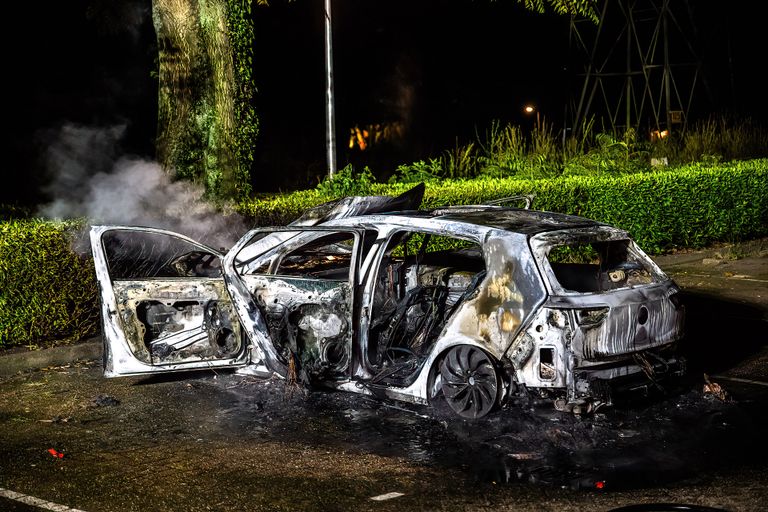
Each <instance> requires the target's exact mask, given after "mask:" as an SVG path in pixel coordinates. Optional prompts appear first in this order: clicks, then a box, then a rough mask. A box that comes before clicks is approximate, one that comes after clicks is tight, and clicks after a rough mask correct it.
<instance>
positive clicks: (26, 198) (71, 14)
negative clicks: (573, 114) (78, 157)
mask: <svg viewBox="0 0 768 512" xmlns="http://www.w3.org/2000/svg"><path fill="white" fill-rule="evenodd" d="M271 4H272V5H271V6H269V7H257V6H254V19H255V27H256V40H255V56H254V77H255V81H256V85H257V87H258V91H259V92H258V94H257V96H256V99H255V106H256V110H257V113H258V115H259V116H260V120H261V134H260V136H259V139H258V140H257V141H256V161H255V164H254V169H253V172H252V176H253V184H254V190H256V191H271V190H277V189H287V188H297V187H303V186H308V185H312V184H314V183H316V181H317V176H319V175H321V174H322V173H323V172H324V167H325V161H324V141H325V137H324V114H323V112H324V111H323V99H324V70H323V32H322V29H323V25H322V17H321V13H322V2H321V1H318V0H314V1H313V0H296V1H294V2H290V3H288V2H283V1H280V0H272V2H271ZM690 5H691V7H692V10H693V14H694V20H695V21H694V25H693V26H692V27H693V29H692V30H691V32H695V34H692V38H695V41H694V45H695V47H696V49H697V51H698V52H699V54H700V55H699V56H700V58H701V59H702V61H703V69H704V77H705V78H706V82H707V86H708V88H709V91H705V90H704V89H703V88H700V89H699V90H698V92H697V93H696V94H697V96H696V101H694V104H693V105H694V110H693V111H692V112H691V119H692V120H693V119H695V118H697V117H698V118H701V117H706V116H708V115H709V114H710V113H713V112H714V113H733V114H736V115H740V116H750V117H752V118H753V119H755V120H758V121H765V120H766V119H768V101H766V99H765V97H764V90H765V85H764V80H763V79H762V78H761V77H762V75H763V69H762V68H763V67H764V66H765V63H766V58H765V56H764V54H765V50H766V46H767V45H766V43H765V42H764V41H765V38H764V37H763V35H762V34H763V32H764V28H763V25H764V23H765V21H764V20H765V18H764V17H763V16H762V15H761V14H762V13H758V12H757V11H756V7H755V6H756V5H758V3H757V2H749V1H746V0H744V1H739V2H717V3H715V2H711V1H703V0H702V1H696V0H693V1H691V2H690ZM718 6H720V10H719V11H718V10H717V9H716V8H717V7H718ZM9 9H10V10H9V12H8V13H7V16H8V17H7V23H9V24H18V27H23V28H24V31H23V32H22V31H20V30H16V31H12V30H6V31H5V33H4V36H3V37H4V38H5V40H4V48H5V49H6V51H5V52H4V57H5V73H3V75H4V77H5V85H6V87H7V90H9V91H10V93H9V96H7V98H8V100H7V101H6V104H5V107H6V110H5V112H6V116H5V120H6V122H5V130H4V133H5V136H4V137H3V148H4V150H5V154H6V155H8V156H9V159H8V160H9V161H7V162H6V165H5V166H4V168H5V170H4V178H5V183H4V184H3V186H2V187H1V189H2V197H0V202H2V203H13V202H20V203H25V204H30V203H35V202H36V201H40V200H43V199H45V197H44V194H43V193H41V192H40V189H41V186H42V185H44V183H45V182H46V180H47V179H48V176H47V175H46V162H45V159H46V148H47V147H48V146H49V145H50V144H51V143H52V141H54V140H55V139H56V137H57V133H58V132H59V131H60V130H61V128H62V126H66V125H78V126H93V127H108V126H114V125H117V124H124V125H125V126H126V129H125V132H124V135H123V137H122V139H121V140H120V146H119V148H117V149H115V151H116V152H117V153H119V154H131V155H138V156H142V157H146V158H151V157H152V153H153V137H154V133H155V123H156V104H155V103H156V94H157V88H156V84H155V82H154V79H153V77H152V74H153V69H154V68H155V61H156V59H155V53H156V44H155V39H154V30H153V27H152V23H151V15H150V13H151V3H150V2H149V1H137V0H130V1H124V2H114V1H111V0H72V1H68V2H53V1H44V2H35V3H27V2H24V3H21V2H18V3H15V4H13V7H10V8H9ZM726 9H727V11H725V10H726ZM568 29H569V20H568V18H566V17H560V16H556V15H552V14H546V15H539V14H534V13H529V12H527V11H525V10H524V9H522V8H521V7H519V6H517V5H516V4H515V3H513V2H510V1H501V0H497V1H493V2H492V1H490V0H489V1H481V0H474V1H471V0H454V1H437V0H419V1H415V0H407V1H406V0H334V50H335V79H336V96H337V138H338V141H339V149H338V152H339V158H338V159H339V166H340V167H341V166H343V165H345V164H346V163H347V162H353V163H355V164H356V165H357V166H362V165H370V166H371V167H372V168H373V169H374V171H376V172H377V173H379V174H380V175H382V176H385V175H386V174H387V173H388V172H389V171H391V170H392V169H393V168H394V167H396V165H397V164H398V163H403V162H410V161H413V160H417V159H426V158H428V157H430V156H437V155H438V154H440V152H441V151H442V150H444V149H448V148H451V147H453V146H454V145H455V144H456V142H457V141H458V142H459V143H466V142H469V141H471V140H473V139H474V138H475V136H476V134H477V133H483V132H484V131H485V130H486V129H487V127H488V125H489V124H490V123H491V121H492V120H494V119H499V120H501V121H502V122H507V121H511V122H515V123H519V124H521V125H523V126H525V123H530V120H529V119H526V118H525V116H524V115H523V113H522V107H523V106H524V105H525V104H526V103H529V102H533V103H535V104H536V105H537V107H538V109H539V110H540V111H541V112H542V114H543V115H545V116H546V117H547V119H550V120H552V121H553V122H554V123H555V125H556V126H558V127H561V126H562V122H563V119H564V117H566V116H565V107H566V104H567V103H568V101H569V99H571V98H572V97H573V96H574V95H575V94H576V91H578V89H579V87H580V85H581V81H582V79H581V78H580V77H578V76H577V74H578V73H579V72H580V71H581V69H580V66H581V65H582V63H581V62H580V61H579V60H578V59H577V58H575V56H574V52H572V51H571V50H569V44H568ZM676 48H677V46H676ZM674 51H679V50H673V52H674ZM683 53H684V52H683ZM702 83H703V82H702ZM374 123H381V124H390V125H391V124H398V123H399V124H400V125H402V126H404V127H405V134H406V137H405V138H404V140H401V141H399V142H396V143H391V144H385V145H382V146H380V147H379V148H378V149H376V148H369V150H368V151H367V152H364V153H361V152H359V151H350V150H349V149H348V146H347V143H348V140H349V130H350V128H352V127H354V126H365V125H368V124H374Z"/></svg>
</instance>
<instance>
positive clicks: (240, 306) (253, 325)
mask: <svg viewBox="0 0 768 512" xmlns="http://www.w3.org/2000/svg"><path fill="white" fill-rule="evenodd" d="M281 232H282V233H309V232H321V233H322V232H325V233H342V232H346V233H351V234H352V235H353V237H354V240H355V242H354V246H353V250H352V258H351V261H350V270H349V276H348V282H349V284H350V293H351V294H352V300H351V311H350V314H351V318H350V319H349V320H350V325H351V327H352V333H351V336H352V341H351V343H352V346H351V347H350V348H351V353H350V357H351V360H350V364H349V368H350V376H351V371H352V368H353V367H354V365H355V354H356V353H357V350H356V348H355V345H356V342H357V341H358V339H359V330H360V301H361V294H360V291H361V287H362V283H361V282H360V279H361V275H360V264H361V261H362V257H363V255H362V250H363V240H364V239H365V229H364V228H362V227H353V226H268V227H262V228H256V229H252V230H250V231H249V232H248V233H246V234H245V235H243V237H242V238H241V239H240V240H239V241H238V242H237V243H236V244H235V246H234V247H232V249H230V250H229V252H227V254H226V255H225V256H224V260H223V262H222V273H223V275H224V282H225V284H226V286H227V290H228V292H229V295H230V297H231V298H232V304H233V306H234V309H235V311H236V313H237V315H238V316H239V318H240V323H241V325H242V326H243V330H244V331H245V333H246V335H247V336H248V338H249V339H250V341H251V344H252V345H253V347H254V349H253V352H254V355H253V360H254V362H255V361H256V359H257V357H261V361H260V362H261V363H263V364H264V365H265V366H266V367H267V368H268V369H269V370H271V371H273V372H274V373H276V374H277V375H279V376H281V377H283V378H288V375H289V369H288V364H287V362H286V361H285V360H284V359H283V357H282V356H281V355H280V354H279V353H278V351H277V348H276V347H275V345H274V343H273V342H272V339H271V336H270V334H269V329H268V327H267V324H266V322H265V319H264V314H263V312H262V310H261V309H260V307H259V306H258V304H257V303H256V301H255V299H254V297H253V295H252V294H251V292H250V291H249V290H248V287H247V285H246V283H245V281H244V280H243V279H242V277H241V276H240V274H239V273H238V271H237V268H236V262H235V259H236V257H237V255H238V254H239V253H240V252H241V251H242V250H243V248H245V247H246V246H247V245H248V244H249V243H250V242H251V240H253V238H254V237H255V236H257V235H258V234H261V233H270V234H271V233H281ZM278 243H283V242H278ZM274 247H275V246H271V247H270V248H268V249H266V250H265V252H263V253H262V254H261V255H262V256H263V255H265V254H266V252H267V251H269V250H270V249H273V248H274ZM298 247H300V246H297V247H293V248H291V250H295V249H297V248H298ZM270 275H271V274H270Z"/></svg>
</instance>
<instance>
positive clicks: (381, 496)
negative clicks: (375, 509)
mask: <svg viewBox="0 0 768 512" xmlns="http://www.w3.org/2000/svg"><path fill="white" fill-rule="evenodd" d="M400 496H405V494H403V493H402V492H388V493H387V494H379V495H378V496H374V497H372V498H371V501H386V500H391V499H392V498H399V497H400Z"/></svg>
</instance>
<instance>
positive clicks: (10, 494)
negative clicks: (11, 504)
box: [0, 487, 84, 512]
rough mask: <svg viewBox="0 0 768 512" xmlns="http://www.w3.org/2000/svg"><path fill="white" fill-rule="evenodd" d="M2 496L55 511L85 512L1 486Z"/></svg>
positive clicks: (0, 495) (0, 493) (0, 494)
mask: <svg viewBox="0 0 768 512" xmlns="http://www.w3.org/2000/svg"><path fill="white" fill-rule="evenodd" d="M0 497H3V498H8V499H9V500H14V501H18V502H19V503H24V504H25V505H32V506H33V507H38V508H43V509H45V510H52V511H53V512H84V511H83V510H80V509H76V508H72V507H68V506H66V505H59V504H58V503H53V502H51V501H45V500H41V499H40V498H35V497H34V496H28V495H26V494H22V493H20V492H14V491H9V490H8V489H3V488H2V487H0Z"/></svg>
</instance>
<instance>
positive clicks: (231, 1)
mask: <svg viewBox="0 0 768 512" xmlns="http://www.w3.org/2000/svg"><path fill="white" fill-rule="evenodd" d="M259 3H263V2H259ZM227 8H228V9H227V30H228V31H229V41H230V44H231V45H232V59H233V62H234V73H235V85H236V89H235V102H234V108H235V134H234V143H233V145H234V151H235V156H236V159H237V170H236V172H235V184H234V185H235V195H236V197H246V196H247V195H248V194H249V192H250V191H251V184H250V172H251V164H252V163H253V141H254V140H255V139H256V136H257V135H258V134H259V119H258V117H257V116H256V111H255V110H254V108H253V96H254V92H255V86H254V84H253V15H252V12H251V2H250V1H249V0H227Z"/></svg>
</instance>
